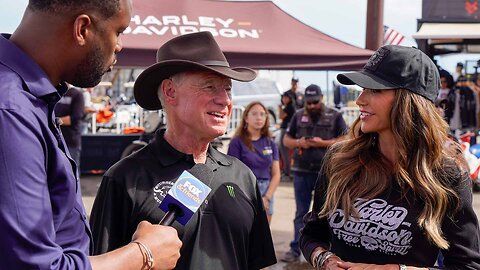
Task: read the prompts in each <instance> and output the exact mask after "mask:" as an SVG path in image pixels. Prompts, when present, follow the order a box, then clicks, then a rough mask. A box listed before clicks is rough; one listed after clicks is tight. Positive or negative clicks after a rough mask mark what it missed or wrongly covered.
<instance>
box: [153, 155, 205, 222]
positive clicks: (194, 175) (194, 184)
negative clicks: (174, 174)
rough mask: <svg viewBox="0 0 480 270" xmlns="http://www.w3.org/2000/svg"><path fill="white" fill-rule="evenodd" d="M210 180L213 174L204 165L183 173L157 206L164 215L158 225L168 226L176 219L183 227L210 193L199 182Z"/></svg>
mask: <svg viewBox="0 0 480 270" xmlns="http://www.w3.org/2000/svg"><path fill="white" fill-rule="evenodd" d="M211 178H213V172H212V171H211V170H210V168H208V167H207V165H205V164H195V165H194V166H193V167H192V168H191V169H189V170H186V171H183V173H182V174H181V175H180V177H179V178H178V180H177V181H176V182H175V184H174V185H173V186H172V188H170V190H169V191H168V193H167V195H166V196H165V198H164V199H163V200H162V202H161V203H160V205H159V206H158V207H160V209H162V210H163V211H164V212H165V213H166V214H165V216H164V217H163V218H162V220H160V223H159V224H160V225H166V226H170V225H172V223H173V222H174V221H175V219H176V220H177V221H178V222H179V223H180V224H182V225H184V226H185V224H187V222H188V221H189V220H190V218H192V216H193V214H194V213H195V212H197V210H198V208H199V207H200V205H202V203H203V201H204V200H205V198H207V195H208V194H209V193H210V191H211V188H210V187H209V186H207V185H205V184H204V183H203V182H202V181H201V180H203V181H206V180H207V179H211Z"/></svg>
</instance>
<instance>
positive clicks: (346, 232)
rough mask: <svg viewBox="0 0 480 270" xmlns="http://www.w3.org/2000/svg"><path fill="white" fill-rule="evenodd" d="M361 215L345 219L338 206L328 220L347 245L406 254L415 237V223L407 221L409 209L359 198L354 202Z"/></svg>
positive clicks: (335, 232)
mask: <svg viewBox="0 0 480 270" xmlns="http://www.w3.org/2000/svg"><path fill="white" fill-rule="evenodd" d="M354 207H355V208H356V209H357V211H358V213H359V215H360V217H359V219H355V218H352V217H350V219H349V220H347V221H345V220H344V212H343V210H341V209H337V210H336V211H335V212H333V214H332V215H330V216H329V218H328V221H329V224H330V226H331V227H332V230H333V233H334V234H335V236H336V237H337V238H338V239H340V240H343V241H344V242H345V243H346V244H347V245H349V246H354V247H363V248H365V249H366V250H368V251H378V252H382V253H384V254H388V255H405V254H407V253H408V251H409V250H410V248H411V247H412V246H411V241H412V231H411V228H410V227H411V225H412V224H411V223H410V222H407V221H404V220H405V217H406V216H407V214H408V211H407V209H405V208H404V207H400V206H394V205H391V204H388V203H387V202H386V201H385V200H382V199H372V200H368V201H367V200H365V199H357V200H356V201H355V203H354Z"/></svg>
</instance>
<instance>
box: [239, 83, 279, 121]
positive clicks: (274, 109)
mask: <svg viewBox="0 0 480 270" xmlns="http://www.w3.org/2000/svg"><path fill="white" fill-rule="evenodd" d="M282 92H283V91H282V90H281V88H280V85H279V84H278V83H277V82H275V81H274V80H271V79H268V78H263V77H260V78H256V79H255V80H253V81H251V82H239V81H235V80H232V99H233V104H234V105H235V106H243V107H246V106H247V105H248V104H249V103H251V102H252V101H260V102H262V103H263V105H265V107H266V108H267V109H268V112H269V116H270V123H271V124H272V125H274V124H276V123H277V120H279V119H278V106H279V105H280V104H281V95H282Z"/></svg>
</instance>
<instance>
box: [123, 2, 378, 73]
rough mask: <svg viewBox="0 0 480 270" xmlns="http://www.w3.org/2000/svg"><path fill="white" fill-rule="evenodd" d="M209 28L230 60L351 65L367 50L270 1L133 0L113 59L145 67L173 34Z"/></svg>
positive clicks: (304, 66)
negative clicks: (119, 50)
mask: <svg viewBox="0 0 480 270" xmlns="http://www.w3.org/2000/svg"><path fill="white" fill-rule="evenodd" d="M196 31H210V32H212V33H213V35H214V36H215V38H216V40H217V42H218V43H219V44H220V47H221V48H222V50H223V51H224V52H225V55H226V56H227V59H228V61H229V62H230V65H231V66H248V67H252V68H257V69H290V70H291V69H295V70H355V69H360V68H361V67H362V66H363V65H364V64H365V62H366V61H367V60H368V58H369V57H370V56H371V55H372V53H373V52H372V51H370V50H366V49H362V48H358V47H355V46H352V45H350V44H347V43H344V42H342V41H340V40H338V39H335V38H333V37H331V36H328V35H326V34H324V33H322V32H320V31H318V30H316V29H314V28H312V27H309V26H308V25H305V24H304V23H302V22H300V21H299V20H297V19H295V18H294V17H292V16H290V15H289V14H287V13H285V12H284V11H283V10H281V9H280V8H279V7H278V6H276V5H275V4H274V3H272V2H270V1H254V2H251V1H247V2H243V1H216V0H135V1H133V15H132V20H131V22H130V26H129V27H128V28H127V29H126V30H125V32H124V35H123V36H122V43H123V51H122V53H120V54H119V55H118V65H119V66H123V67H144V66H148V65H151V64H153V63H154V62H155V54H156V50H157V49H158V48H159V47H160V46H161V45H162V44H163V43H165V42H166V41H167V40H169V39H171V38H172V37H174V36H177V35H181V34H185V33H191V32H196Z"/></svg>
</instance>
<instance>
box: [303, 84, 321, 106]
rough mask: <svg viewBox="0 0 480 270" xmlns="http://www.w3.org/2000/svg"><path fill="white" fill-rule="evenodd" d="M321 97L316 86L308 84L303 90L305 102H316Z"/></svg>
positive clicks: (319, 90)
mask: <svg viewBox="0 0 480 270" xmlns="http://www.w3.org/2000/svg"><path fill="white" fill-rule="evenodd" d="M321 97H322V89H320V86H318V85H316V84H310V85H309V86H307V88H305V101H306V102H310V101H317V100H320V98H321Z"/></svg>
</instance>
